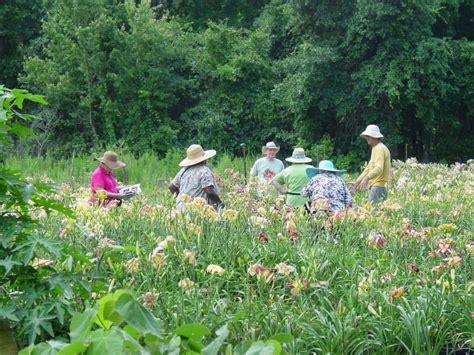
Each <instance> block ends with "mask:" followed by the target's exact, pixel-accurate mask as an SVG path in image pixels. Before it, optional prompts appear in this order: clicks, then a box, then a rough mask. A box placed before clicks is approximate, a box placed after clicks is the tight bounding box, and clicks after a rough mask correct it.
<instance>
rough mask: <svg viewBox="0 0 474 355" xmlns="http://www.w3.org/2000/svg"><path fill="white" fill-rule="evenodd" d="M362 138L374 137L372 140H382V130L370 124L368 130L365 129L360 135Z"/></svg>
mask: <svg viewBox="0 0 474 355" xmlns="http://www.w3.org/2000/svg"><path fill="white" fill-rule="evenodd" d="M360 136H361V137H364V138H365V137H372V138H377V139H382V138H383V134H382V133H380V128H379V126H376V125H374V124H369V125H368V126H367V128H366V129H365V131H364V132H362V133H361V134H360Z"/></svg>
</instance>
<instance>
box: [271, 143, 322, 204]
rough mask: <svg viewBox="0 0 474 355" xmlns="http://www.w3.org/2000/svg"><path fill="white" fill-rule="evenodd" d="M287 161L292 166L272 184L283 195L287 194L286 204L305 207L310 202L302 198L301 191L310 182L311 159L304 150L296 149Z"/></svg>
mask: <svg viewBox="0 0 474 355" xmlns="http://www.w3.org/2000/svg"><path fill="white" fill-rule="evenodd" d="M285 160H286V161H287V162H290V163H292V165H290V166H289V167H288V168H286V169H284V170H283V171H281V172H280V173H278V174H277V175H276V176H275V177H274V178H273V179H272V180H271V184H272V185H273V186H275V188H276V189H277V190H278V191H279V192H280V193H281V194H286V204H287V205H288V206H291V207H300V206H303V205H304V204H305V203H306V202H307V201H308V200H309V198H307V197H303V196H301V190H303V188H304V187H305V186H306V184H307V183H308V181H309V177H308V175H307V174H306V169H308V168H313V166H311V165H308V164H307V163H310V162H311V158H308V157H306V155H305V152H304V149H302V148H295V150H294V151H293V155H292V156H291V157H289V158H286V159H285ZM283 185H284V186H285V187H286V188H285V187H283Z"/></svg>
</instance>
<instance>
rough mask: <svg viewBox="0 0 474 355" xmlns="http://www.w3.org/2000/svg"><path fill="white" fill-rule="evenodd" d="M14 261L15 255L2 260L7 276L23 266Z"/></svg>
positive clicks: (1, 263)
mask: <svg viewBox="0 0 474 355" xmlns="http://www.w3.org/2000/svg"><path fill="white" fill-rule="evenodd" d="M12 259H13V255H9V256H7V257H6V258H5V259H2V260H0V266H3V267H4V268H5V276H7V275H8V273H9V272H10V271H11V269H12V268H13V266H15V265H22V263H21V262H19V261H16V260H12ZM0 318H1V317H0Z"/></svg>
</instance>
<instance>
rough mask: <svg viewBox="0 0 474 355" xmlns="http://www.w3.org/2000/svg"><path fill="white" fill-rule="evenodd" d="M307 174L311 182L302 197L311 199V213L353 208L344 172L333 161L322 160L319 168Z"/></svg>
mask: <svg viewBox="0 0 474 355" xmlns="http://www.w3.org/2000/svg"><path fill="white" fill-rule="evenodd" d="M306 173H307V174H308V176H309V177H310V178H311V180H310V181H309V182H308V184H307V185H306V187H305V188H304V189H303V191H302V192H301V196H303V197H309V198H310V199H311V208H310V211H311V212H313V211H314V210H323V211H328V212H338V211H340V210H342V209H344V208H347V207H352V196H351V193H350V192H349V189H348V188H347V186H346V183H345V182H344V180H343V179H342V177H341V175H342V174H343V170H337V169H335V168H334V164H333V163H332V162H331V161H329V160H322V161H321V162H320V163H319V167H318V168H308V169H306Z"/></svg>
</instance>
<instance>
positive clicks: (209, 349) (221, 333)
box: [202, 324, 229, 355]
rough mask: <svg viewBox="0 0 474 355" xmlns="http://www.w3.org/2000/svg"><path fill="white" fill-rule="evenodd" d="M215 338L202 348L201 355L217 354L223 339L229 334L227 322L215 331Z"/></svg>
mask: <svg viewBox="0 0 474 355" xmlns="http://www.w3.org/2000/svg"><path fill="white" fill-rule="evenodd" d="M216 335H217V338H216V339H214V340H213V341H212V342H211V343H209V344H208V345H207V346H206V347H205V348H203V349H202V353H203V355H217V354H218V352H219V349H220V348H221V346H222V345H223V344H224V341H225V340H226V339H227V337H228V336H229V329H228V328H227V324H226V325H224V326H223V327H221V328H219V329H218V330H217V331H216Z"/></svg>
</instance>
